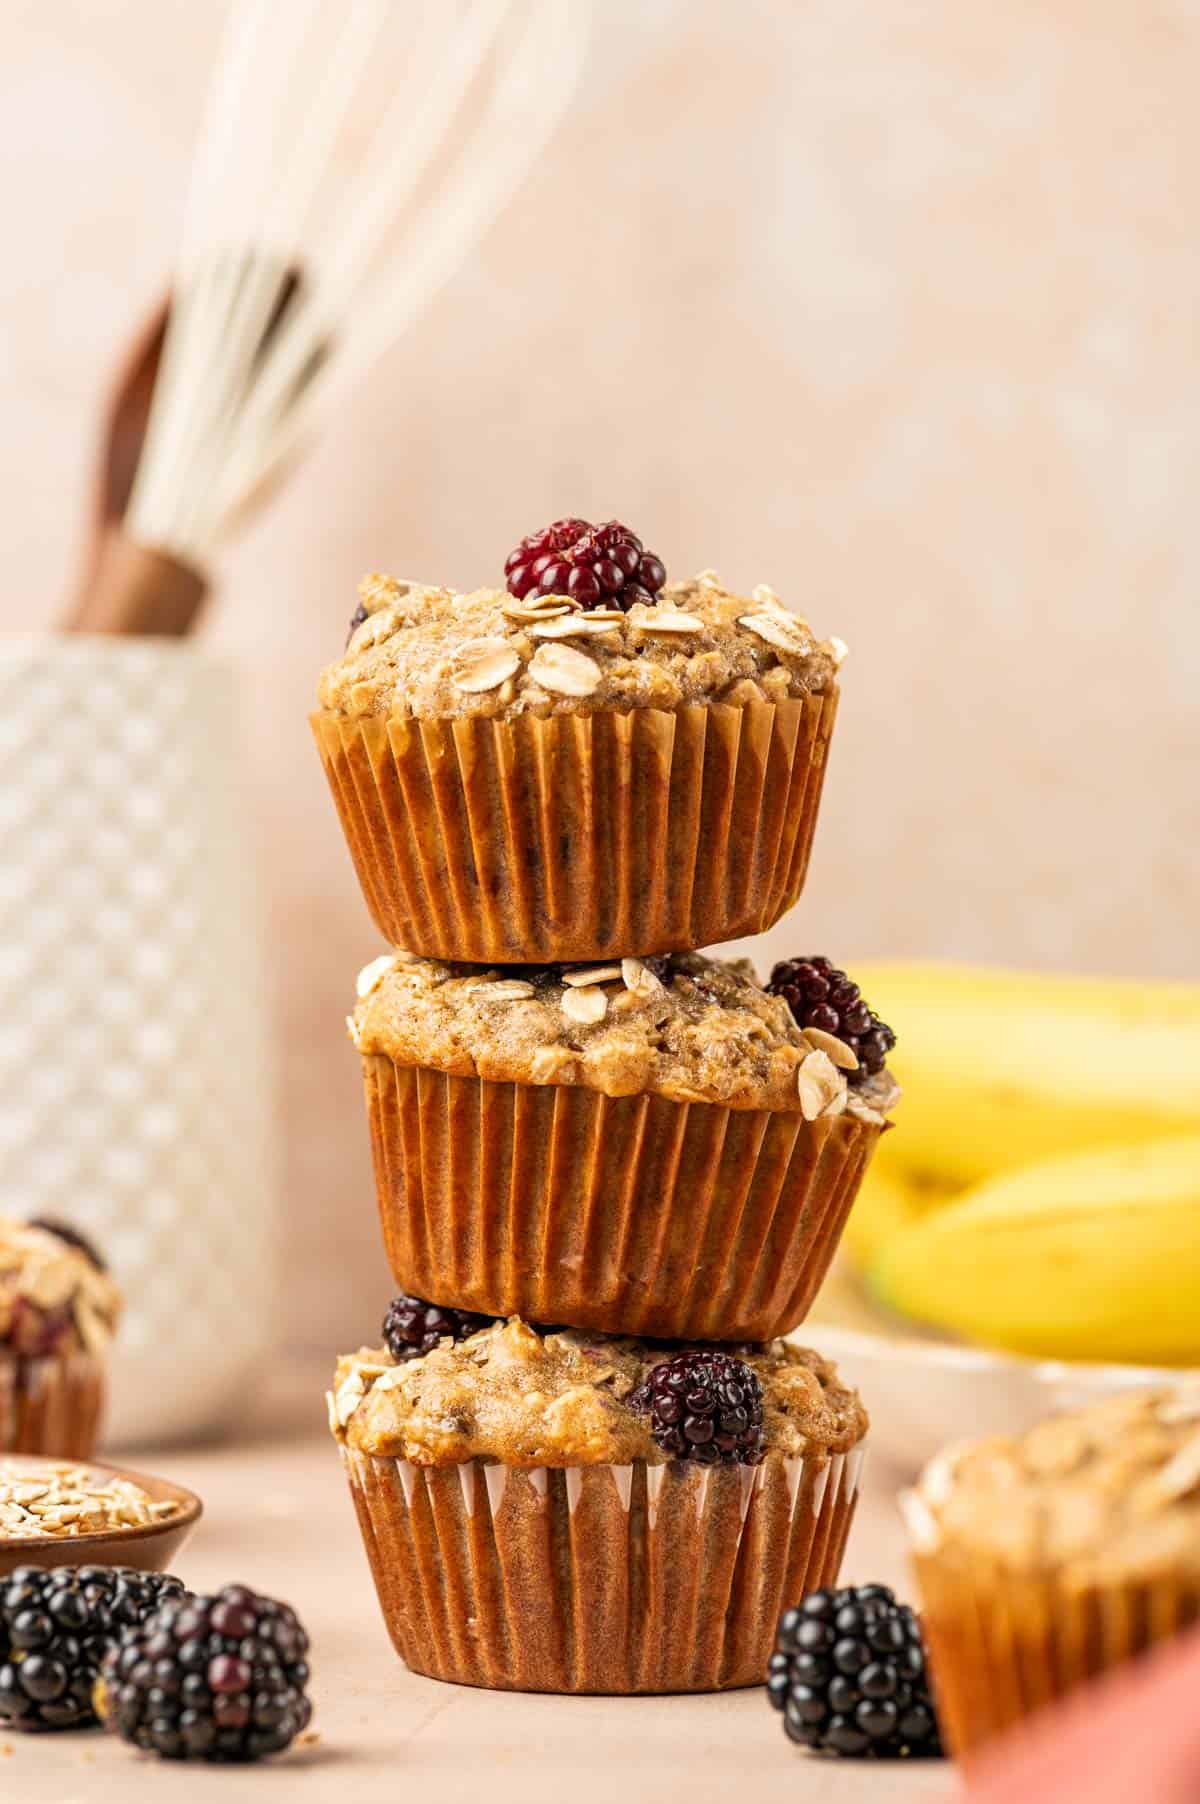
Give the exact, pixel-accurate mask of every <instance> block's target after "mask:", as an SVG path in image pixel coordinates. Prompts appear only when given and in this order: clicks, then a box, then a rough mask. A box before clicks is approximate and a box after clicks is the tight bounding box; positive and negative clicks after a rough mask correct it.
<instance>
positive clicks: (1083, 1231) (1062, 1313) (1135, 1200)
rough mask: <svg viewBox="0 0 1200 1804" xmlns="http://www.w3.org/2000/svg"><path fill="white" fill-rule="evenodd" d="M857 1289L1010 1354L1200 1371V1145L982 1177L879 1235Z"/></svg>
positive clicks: (1190, 1138)
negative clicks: (864, 1283) (952, 1198)
mask: <svg viewBox="0 0 1200 1804" xmlns="http://www.w3.org/2000/svg"><path fill="white" fill-rule="evenodd" d="M868 994H869V992H868ZM868 1284H869V1287H870V1289H871V1291H872V1293H873V1294H874V1295H876V1296H877V1297H878V1298H879V1299H880V1300H881V1301H882V1302H884V1303H885V1304H886V1305H887V1306H888V1307H889V1308H892V1309H896V1310H899V1311H900V1312H901V1313H903V1314H905V1315H908V1316H910V1317H915V1318H916V1319H918V1320H920V1321H923V1322H927V1323H930V1324H933V1325H935V1326H937V1327H938V1328H942V1329H947V1330H950V1331H951V1332H953V1333H955V1334H958V1335H960V1336H962V1337H963V1338H965V1339H967V1340H971V1341H978V1342H982V1343H984V1344H987V1345H990V1346H998V1347H1006V1348H1009V1349H1011V1350H1012V1351H1014V1352H1019V1353H1028V1354H1039V1355H1043V1356H1046V1357H1050V1358H1058V1359H1078V1360H1102V1361H1132V1362H1133V1363H1134V1364H1138V1365H1143V1364H1144V1365H1160V1364H1161V1365H1192V1364H1200V1134H1191V1135H1181V1136H1179V1137H1178V1138H1175V1139H1160V1140H1149V1141H1144V1142H1141V1143H1140V1144H1137V1145H1131V1146H1119V1147H1116V1146H1114V1147H1107V1148H1105V1149H1103V1150H1100V1151H1096V1152H1091V1153H1084V1154H1074V1155H1071V1156H1069V1157H1065V1158H1059V1159H1053V1160H1047V1161H1045V1162H1044V1163H1042V1164H1039V1165H1032V1166H1029V1167H1028V1168H1026V1169H1025V1170H1023V1171H1018V1172H1011V1173H1007V1174H1005V1175H1004V1176H1002V1177H997V1178H993V1179H992V1180H991V1181H990V1182H989V1183H986V1184H980V1185H978V1186H977V1187H976V1188H975V1189H973V1190H971V1191H968V1192H967V1193H966V1194H965V1195H964V1196H963V1197H961V1198H960V1200H959V1201H957V1202H954V1203H951V1204H950V1205H949V1207H947V1208H944V1209H938V1210H935V1211H933V1212H932V1213H930V1214H928V1215H926V1216H924V1217H922V1219H921V1220H919V1221H917V1222H914V1223H912V1224H911V1225H909V1226H908V1227H904V1228H902V1229H901V1230H900V1231H899V1232H898V1233H896V1234H894V1235H893V1236H891V1237H890V1238H889V1239H888V1240H887V1241H886V1242H885V1244H883V1245H882V1246H881V1247H880V1249H879V1250H878V1252H877V1253H876V1255H875V1258H874V1260H873V1262H872V1265H871V1268H870V1271H869V1273H868Z"/></svg>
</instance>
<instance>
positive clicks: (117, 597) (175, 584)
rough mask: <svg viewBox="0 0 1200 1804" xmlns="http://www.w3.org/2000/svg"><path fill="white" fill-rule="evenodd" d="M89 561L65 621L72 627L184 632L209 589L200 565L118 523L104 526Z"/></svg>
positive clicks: (83, 630) (71, 629) (75, 630)
mask: <svg viewBox="0 0 1200 1804" xmlns="http://www.w3.org/2000/svg"><path fill="white" fill-rule="evenodd" d="M89 562H90V568H89V570H88V577H87V581H86V582H85V583H84V584H82V585H81V587H80V589H79V592H78V595H77V596H76V599H75V603H74V606H73V608H72V610H71V612H70V614H69V616H68V618H67V620H66V622H65V626H66V629H67V631H68V632H73V633H156V634H160V635H168V636H172V637H181V636H182V635H183V634H184V633H186V632H188V631H189V630H190V628H191V625H192V622H193V621H194V620H195V618H196V615H197V613H198V612H199V610H200V606H201V604H202V602H203V600H204V597H205V595H206V594H207V592H208V578H207V576H205V574H204V573H203V572H202V571H200V570H194V569H192V568H191V566H190V565H188V564H183V563H180V562H179V560H178V559H177V558H173V557H171V556H170V555H169V554H168V553H167V552H164V551H156V550H154V549H153V548H152V547H151V546H149V545H139V544H137V543H136V542H135V541H134V540H133V539H131V538H129V536H128V535H127V534H126V533H125V532H124V530H123V529H122V527H121V526H120V525H119V524H110V525H108V526H106V527H105V528H104V530H103V532H102V533H101V535H100V538H99V541H98V543H97V545H96V546H95V548H94V552H93V555H92V557H91V559H90V560H89Z"/></svg>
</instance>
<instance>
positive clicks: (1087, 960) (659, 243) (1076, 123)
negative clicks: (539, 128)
mask: <svg viewBox="0 0 1200 1804" xmlns="http://www.w3.org/2000/svg"><path fill="white" fill-rule="evenodd" d="M568 3H569V0H568ZM221 10H222V9H221V8H220V6H219V5H217V4H216V3H215V0H200V3H199V4H197V3H194V0H193V3H191V4H185V3H183V0H173V3H168V0H123V3H120V0H0V170H2V171H3V177H2V178H0V397H2V405H0V479H2V481H3V503H2V510H3V512H2V517H3V525H4V563H5V581H4V583H3V585H2V587H0V629H23V628H29V627H31V626H33V627H37V626H41V625H44V624H48V623H49V622H50V621H52V619H53V618H54V614H55V609H56V607H57V606H58V603H59V600H60V596H61V593H62V590H63V587H64V583H65V581H66V576H67V572H68V569H69V566H70V561H71V556H72V552H73V549H74V544H75V540H76V536H77V523H78V519H79V513H80V506H81V498H82V492H83V487H84V479H85V471H86V469H87V466H88V459H89V451H90V442H91V436H92V426H93V418H94V410H95V408H96V406H97V402H98V397H99V394H100V390H101V386H102V379H103V376H104V371H105V366H106V364H107V362H108V361H109V360H110V358H111V357H112V355H113V353H114V352H115V350H116V348H117V347H118V345H119V343H120V341H121V338H122V335H123V334H124V333H125V331H126V330H127V329H128V327H129V326H130V324H131V322H132V321H133V319H134V317H135V316H136V315H137V313H138V312H139V310H140V309H141V308H142V307H143V305H144V304H145V302H146V301H147V299H148V298H149V297H150V296H152V295H153V294H154V293H155V291H156V290H157V289H158V288H159V287H160V285H161V284H162V282H163V280H164V276H165V272H166V271H167V269H168V267H169V258H170V252H171V247H172V243H173V238H174V232H175V227H176V221H177V216H178V208H179V203H180V197H181V193H182V184H183V180H184V172H185V169H186V165H187V158H188V151H189V146H190V143H191V140H192V136H193V133H194V130H195V125H196V121H197V117H198V112H199V106H200V100H201V96H202V91H203V83H204V79H205V74H206V70H207V67H208V65H209V62H210V59H211V55H212V51H213V47H214V44H215V40H216V34H217V28H218V25H219V22H220V17H221ZM604 11H605V15H606V18H607V20H608V22H609V23H608V45H607V48H606V50H605V67H606V70H607V71H608V78H607V81H606V82H605V81H600V80H597V82H596V83H595V85H594V88H592V89H590V90H589V97H588V99H587V100H585V102H583V103H581V105H580V107H579V108H578V109H577V110H576V112H575V114H574V116H573V118H572V121H571V123H570V126H569V128H568V130H567V131H566V132H565V134H564V135H563V137H562V138H561V139H560V141H559V144H558V146H557V149H556V153H555V155H554V157H553V159H552V160H550V161H549V162H547V164H546V165H545V166H544V167H543V168H542V170H541V171H540V173H539V174H538V176H537V179H536V180H535V181H534V183H533V184H532V185H531V187H530V188H529V189H528V190H527V191H526V192H525V193H524V195H523V196H522V197H521V199H520V201H519V203H518V205H517V206H516V207H515V209H514V210H513V211H512V212H511V213H510V215H509V216H508V217H507V218H506V219H505V220H504V221H503V222H502V224H501V225H500V226H499V228H498V229H497V230H496V231H495V232H494V233H493V234H492V235H491V237H490V238H489V239H488V241H487V243H486V245H485V246H484V247H483V249H482V251H481V252H480V254H479V255H478V256H477V257H476V258H475V260H474V261H473V263H472V264H471V266H470V267H469V268H468V269H466V270H464V271H463V273H462V274H461V276H460V277H459V278H458V280H457V281H456V282H455V284H454V286H453V288H452V290H451V291H450V292H449V293H448V294H446V295H444V296H443V297H442V298H441V299H440V300H439V302H438V304H437V305H436V307H435V308H434V309H433V310H432V311H431V312H430V313H429V314H428V315H427V316H426V317H425V318H424V319H423V320H422V321H421V322H420V324H419V326H418V327H417V329H416V330H415V331H414V332H413V333H412V334H411V336H410V337H409V338H408V339H407V341H406V342H405V343H403V344H402V345H401V346H400V347H398V348H397V350H396V351H395V352H394V354H393V355H392V356H391V357H390V358H389V359H388V361H387V363H386V365H385V366H384V367H383V369H382V371H381V372H380V374H379V377H378V379H377V380H375V381H373V382H372V383H371V384H370V385H369V386H368V387H366V388H365V389H364V391H363V392H362V393H361V394H359V395H358V396H357V397H356V399H355V402H354V405H353V406H352V408H351V409H350V410H348V412H347V415H346V417H345V418H344V419H343V420H342V421H341V422H340V423H339V425H338V427H337V429H336V431H335V432H334V433H333V434H332V435H331V436H330V437H329V439H328V440H327V441H326V442H325V443H324V445H323V446H322V448H321V449H320V451H319V453H318V454H317V455H316V456H314V457H313V458H312V459H311V461H310V462H309V463H308V464H307V465H306V467H305V468H304V469H303V470H302V471H301V472H300V473H299V475H298V477H297V479H296V480H295V481H294V483H293V484H292V486H291V488H290V490H289V491H288V493H287V494H286V495H285V496H284V497H282V498H281V499H280V501H279V502H278V504H277V505H275V506H274V507H273V508H272V510H271V512H270V514H269V515H268V516H267V517H266V518H265V519H264V520H263V521H262V522H261V523H260V524H259V525H258V526H257V527H256V528H255V530H254V531H253V532H252V534H251V535H250V536H249V537H248V538H247V539H246V540H244V541H243V542H242V543H241V544H240V545H239V546H238V547H237V548H236V549H235V551H234V552H233V554H232V555H231V556H230V557H229V559H228V564H227V568H226V572H225V581H224V583H223V586H222V590H221V593H220V597H219V600H218V602H217V604H216V605H215V607H214V608H213V610H212V614H211V617H210V622H209V628H208V630H209V632H210V634H211V636H212V638H213V639H214V640H215V641H216V642H218V643H219V644H221V645H222V646H225V647H227V648H228V650H229V651H230V653H231V654H232V655H233V656H234V657H235V658H236V659H237V660H238V662H239V664H240V666H241V668H242V670H243V672H244V676H245V693H246V704H247V783H248V785H249V786H250V787H251V788H252V790H253V794H254V802H255V807H256V810H257V817H258V819H259V821H260V824H261V851H262V862H263V872H264V880H265V885H266V890H267V896H268V902H269V917H268V929H267V931H268V934H269V946H270V953H271V960H272V968H273V972H274V975H275V978H276V980H277V991H278V1019H279V1034H280V1045H281V1049H282V1071H283V1106H284V1110H285V1122H286V1132H287V1139H288V1148H289V1156H288V1173H287V1198H286V1206H287V1210H288V1216H289V1220H290V1221H291V1223H292V1224H293V1226H294V1233H293V1235H292V1238H291V1247H290V1255H289V1257H290V1270H289V1280H290V1282H289V1292H288V1295H289V1315H290V1320H291V1323H292V1326H293V1329H295V1328H296V1326H297V1324H301V1323H302V1324H303V1332H304V1333H306V1334H308V1335H310V1336H311V1337H312V1338H314V1339H317V1338H320V1339H326V1340H327V1339H331V1338H343V1337H346V1336H354V1335H357V1334H359V1333H361V1332H364V1331H369V1330H370V1329H371V1328H372V1327H373V1321H374V1317H375V1313H376V1305H377V1303H378V1301H379V1299H380V1298H382V1296H383V1295H384V1293H385V1290H386V1280H385V1278H384V1275H383V1272H382V1269H381V1265H380V1258H379V1254H378V1251H377V1246H376V1235H375V1224H374V1221H373V1219H372V1212H371V1207H370V1202H369V1197H370V1190H369V1177H368V1169H367V1158H366V1147H365V1139H364V1135H363V1131H362V1121H361V1115H360V1104H359V1098H358V1092H357V1078H356V1073H355V1070H354V1061H353V1058H352V1056H351V1054H350V1052H349V1049H348V1048H347V1047H346V1046H345V1045H344V1043H343V1041H342V1039H341V1017H342V1015H343V1013H344V1008H345V1004H346V1000H347V993H348V988H349V985H350V982H351V980H352V977H353V973H354V971H355V970H356V969H357V967H358V965H359V964H360V963H362V962H364V961H365V959H366V958H367V957H368V956H370V955H371V954H372V952H373V951H374V950H375V946H374V942H373V939H372V933H371V929H370V927H369V924H368V922H367V920H366V917H365V915H364V913H363V911H362V909H361V906H360V904H359V901H358V898H357V894H356V891H355V888H354V885H353V881H352V878H351V875H350V871H349V867H348V864H347V862H346V860H345V858H344V857H343V856H342V853H341V848H340V844H339V841H338V838H337V835H336V831H335V828H334V824H333V819H332V814H331V811H330V808H329V806H328V804H327V802H326V798H325V796H324V794H323V793H322V787H321V779H320V775H319V771H318V767H317V764H316V760H315V757H314V754H313V752H312V750H311V747H310V745H309V743H308V740H307V736H306V735H307V729H306V727H305V724H304V712H305V708H306V706H307V704H308V702H309V699H310V696H311V693H312V688H313V681H314V677H315V673H316V671H317V668H318V667H319V665H320V664H321V663H322V662H323V661H325V660H327V659H328V658H330V657H332V656H333V655H334V654H336V652H337V650H338V648H339V646H340V644H341V640H342V637H343V634H344V629H345V621H346V619H347V617H348V615H349V613H350V611H351V609H352V607H353V600H354V597H353V588H354V583H355V581H356V579H357V577H358V576H359V574H360V573H362V572H363V571H364V570H366V569H367V568H369V567H382V568H385V569H393V570H396V571H398V572H399V573H401V574H404V575H410V576H417V577H429V578H436V579H438V580H453V581H457V582H460V583H463V584H473V583H477V582H480V581H485V580H488V579H489V578H491V577H493V576H494V575H495V574H496V573H498V572H499V570H500V568H501V565H502V562H503V558H504V555H505V553H506V552H507V550H508V549H509V548H510V546H511V544H512V543H513V542H515V539H516V538H517V537H518V536H519V535H520V534H521V533H523V532H524V531H526V530H528V529H530V528H532V527H534V526H536V525H539V524H541V523H543V522H544V521H545V520H546V519H548V518H550V517H552V516H554V515H555V514H558V513H562V512H566V511H572V512H575V511H579V512H582V513H584V514H590V513H595V514H600V515H607V514H609V513H617V514H620V515H622V516H623V517H625V518H626V519H628V520H629V521H630V522H631V523H633V524H634V525H635V526H636V527H637V528H638V530H640V531H641V532H642V533H643V534H644V535H645V536H646V538H647V539H648V540H649V541H650V542H651V543H652V544H653V545H654V547H655V549H657V550H658V551H659V552H660V553H661V554H662V555H663V556H664V557H665V559H666V561H667V563H668V565H669V566H670V567H671V568H672V569H673V570H675V571H677V572H682V571H688V570H691V569H695V568H698V567H700V566H703V565H709V564H711V565H715V566H716V567H717V568H718V569H719V570H720V571H721V573H722V575H723V576H725V577H726V578H727V579H729V580H731V581H733V582H735V583H739V584H746V585H749V584H752V583H754V582H757V581H760V580H769V581H771V582H772V583H774V584H775V586H776V587H777V588H778V589H779V590H780V591H781V592H782V593H783V595H784V596H785V598H786V599H787V600H788V601H790V602H791V603H792V604H793V605H795V606H797V607H798V608H799V609H800V610H801V611H803V612H804V613H806V614H807V615H809V616H810V617H811V618H812V620H813V621H814V623H815V624H817V625H819V626H820V627H822V628H823V629H824V630H826V631H837V632H838V633H840V634H841V635H842V636H843V637H844V638H846V639H847V640H848V641H849V642H850V644H851V648H852V654H853V656H852V662H851V663H850V664H849V666H848V667H847V670H846V699H845V707H844V714H843V720H842V725H841V727H840V730H839V737H838V742H837V746H836V753H835V757H834V761H833V767H832V773H831V779H830V786H829V790H828V801H827V807H826V812H825V817H824V823H823V828H822V831H821V833H820V835H819V838H818V842H817V856H816V862H815V867H814V876H813V880H812V884H811V888H810V892H809V894H808V896H807V897H806V899H805V902H804V904H803V907H802V910H801V913H800V915H799V916H798V917H797V919H796V921H794V922H792V923H789V924H787V925H785V926H784V927H782V928H780V929H778V930H777V931H776V932H775V933H774V934H773V935H772V940H771V950H772V951H774V952H777V953H779V952H783V951H786V950H788V949H793V950H797V949H804V950H816V949H827V950H828V951H830V952H831V953H835V954H844V955H845V956H846V957H847V958H853V955H854V954H856V953H865V952H867V951H870V952H886V953H897V954H903V953H941V954H951V955H962V956H971V957H977V958H990V959H996V960H1005V961H1009V962H1013V963H1025V964H1036V965H1044V966H1050V965H1071V966H1078V967H1081V968H1087V969H1094V970H1113V971H1126V972H1139V971H1145V972H1153V973H1160V974H1179V975H1183V974H1188V973H1191V974H1194V972H1195V968H1196V925H1197V916H1198V913H1200V853H1198V851H1197V845H1198V842H1200V780H1198V751H1200V731H1198V725H1197V721H1198V716H1197V708H1196V695H1197V692H1198V690H1200V606H1198V605H1197V591H1198V588H1200V550H1198V549H1197V532H1196V519H1197V505H1196V492H1197V470H1198V469H1200V387H1198V383H1197V377H1198V374H1200V370H1198V367H1197V366H1198V358H1197V330H1196V297H1197V294H1200V114H1198V112H1197V107H1196V98H1195V97H1196V84H1197V74H1198V71H1200V15H1198V14H1197V10H1196V8H1195V6H1194V5H1192V4H1189V3H1187V0H1143V3H1142V4H1139V5H1136V6H1131V5H1129V4H1128V3H1127V0H1058V3H1057V4H1054V5H1047V4H1045V0H1007V3H1006V4H1005V5H1004V6H1001V7H982V6H977V5H966V6H964V5H962V4H961V0H807V3H806V4H805V5H803V6H796V5H792V4H788V3H787V0H774V3H771V0H758V3H757V4H755V3H754V0H750V3H748V4H737V5H735V4H733V0H688V4H687V5H686V6H683V7H681V8H680V9H679V11H678V16H677V18H676V23H675V27H674V30H673V31H672V33H671V34H670V35H669V36H668V37H667V38H666V39H664V40H663V41H662V42H660V43H659V44H658V45H657V47H651V49H650V51H649V52H648V53H647V54H646V55H645V56H644V57H643V58H642V60H641V61H640V63H637V62H636V61H635V59H633V58H632V57H631V59H630V60H631V61H635V66H634V70H633V73H632V76H631V77H630V79H629V80H628V81H627V82H625V83H624V85H623V84H622V82H621V80H620V79H619V78H618V77H617V76H616V75H615V74H614V73H613V72H614V71H619V69H620V68H621V66H622V63H623V61H624V53H623V50H622V47H621V44H620V43H619V41H618V40H617V39H616V37H615V35H614V34H615V33H616V32H617V31H618V30H619V29H620V25H619V21H620V20H621V19H622V18H625V19H628V18H629V17H630V16H631V13H635V12H636V7H635V6H634V0H605V6H604Z"/></svg>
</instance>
